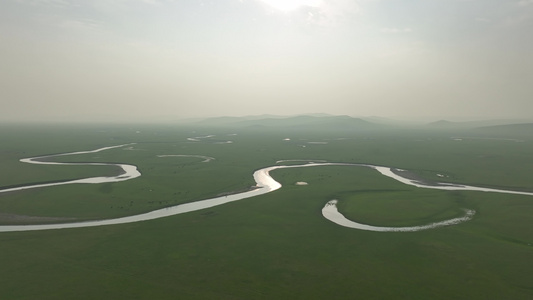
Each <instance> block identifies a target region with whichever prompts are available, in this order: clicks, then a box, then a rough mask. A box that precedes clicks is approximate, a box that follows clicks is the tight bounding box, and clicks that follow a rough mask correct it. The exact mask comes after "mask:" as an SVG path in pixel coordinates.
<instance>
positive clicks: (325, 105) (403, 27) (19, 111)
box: [0, 0, 533, 121]
mask: <svg viewBox="0 0 533 300" xmlns="http://www.w3.org/2000/svg"><path fill="white" fill-rule="evenodd" d="M532 31H533V0H437V1H421V0H420V1H412V0H395V1H393V0H353V1H350V0H307V1H306V0H290V1H281V0H180V1H176V0H93V1H81V0H80V1H76V0H4V1H1V2H0V60H1V61H2V67H1V68H0V103H1V105H2V109H1V110H0V121H25V120H60V121H71V120H83V121H91V120H94V121H101V120H119V121H120V120H121V121H136V120H142V121H150V120H158V119H164V120H170V119H173V118H190V117H206V116H215V115H233V116H238V115H254V114H283V115H288V114H299V113H309V112H323V113H330V114H348V115H353V116H371V115H379V116H385V117H394V118H404V119H406V118H421V117H425V118H427V117H435V118H452V119H453V118H478V119H479V118H533V101H532V100H533V89H532V88H531V86H532V84H533V72H532V71H531V70H533V59H531V58H532V56H531V53H533V34H531V32H532Z"/></svg>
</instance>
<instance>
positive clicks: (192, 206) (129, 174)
mask: <svg viewBox="0 0 533 300" xmlns="http://www.w3.org/2000/svg"><path fill="white" fill-rule="evenodd" d="M127 145H131V144H126V145H118V146H111V147H104V148H100V149H96V150H90V151H80V152H72V153H63V154H55V155H46V156H39V157H33V158H25V159H21V160H20V161H21V162H25V163H33V164H51V165H107V166H109V165H111V166H118V167H120V168H122V170H123V174H120V175H118V176H113V177H91V178H85V179H77V180H71V181H65V182H56V183H46V184H36V185H27V186H22V187H16V188H8V189H4V190H0V193H4V192H12V191H18V190H25V189H32V188H42V187H49V186H56V185H65V184H81V183H85V184H95V183H104V182H119V181H125V180H129V179H133V178H136V177H139V176H141V173H140V172H139V171H138V170H137V167H135V166H133V165H128V164H114V163H59V162H48V161H40V159H44V158H52V157H58V156H66V155H76V154H86V153H95V152H100V151H104V150H108V149H113V148H119V147H124V146H127ZM318 166H357V167H368V168H372V169H375V170H377V171H378V172H380V173H381V174H383V175H385V176H387V177H390V178H393V179H395V180H398V181H400V182H402V183H404V184H408V185H413V186H417V187H422V188H431V189H444V190H472V191H483V192H497V193H510V194H521V195H530V196H533V193H529V192H519V191H509V190H500V189H490V188H481V187H473V186H467V185H451V184H446V183H435V184H433V185H427V184H424V183H421V182H418V181H415V180H411V179H407V178H404V177H402V176H400V175H398V174H396V173H394V172H393V170H394V169H393V168H389V167H383V166H374V165H367V164H349V163H327V162H326V163H307V164H301V165H286V166H271V167H266V168H263V169H259V170H257V171H255V172H254V173H253V177H254V180H255V182H256V187H255V188H254V189H252V190H249V191H246V192H242V193H238V194H233V195H227V196H220V197H215V198H211V199H206V200H201V201H196V202H192V203H185V204H180V205H176V206H172V207H168V208H162V209H158V210H154V211H151V212H148V213H143V214H139V215H134V216H128V217H122V218H116V219H107V220H96V221H85V222H74V223H62V224H42V225H3V226H0V232H12V231H32V230H50V229H63V228H81V227H94V226H105V225H116V224H125V223H133V222H140V221H147V220H154V219H159V218H163V217H168V216H173V215H177V214H182V213H187V212H192V211H196V210H201V209H206V208H210V207H213V206H217V205H222V204H225V203H229V202H233V201H238V200H242V199H246V198H250V197H255V196H258V195H262V194H266V193H270V192H272V191H275V190H277V189H279V188H281V184H280V183H279V182H277V181H276V180H274V178H272V176H270V173H269V172H270V171H272V170H276V169H285V168H302V167H318ZM336 203H337V202H336V200H332V201H329V202H328V203H327V204H326V205H325V207H324V209H323V210H322V214H323V215H324V217H325V218H327V219H328V220H330V221H332V222H334V223H336V224H339V225H341V226H345V227H349V228H356V229H361V230H371V231H378V232H383V231H419V230H426V229H432V228H437V227H441V226H448V225H454V224H458V223H461V222H464V221H468V220H470V219H471V218H472V216H473V215H474V213H475V212H474V211H471V210H465V212H466V215H465V216H464V217H461V218H455V219H451V220H446V221H442V222H437V223H432V224H427V225H421V226H413V227H377V226H370V225H365V224H360V223H356V222H353V221H350V220H348V219H346V218H345V217H344V216H343V215H342V214H340V213H339V212H338V211H337V208H336Z"/></svg>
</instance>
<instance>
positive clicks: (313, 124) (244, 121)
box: [195, 115, 384, 131]
mask: <svg viewBox="0 0 533 300" xmlns="http://www.w3.org/2000/svg"><path fill="white" fill-rule="evenodd" d="M195 124H196V125H203V126H225V127H239V128H247V129H260V128H272V129H276V128H279V129H281V128H284V129H295V130H299V129H302V130H303V129H307V130H317V131H324V130H336V131H339V130H368V129H378V128H382V127H383V126H384V125H381V124H376V123H373V122H369V121H366V120H363V119H360V118H353V117H350V116H330V115H300V116H292V117H281V116H260V117H258V116H252V117H219V118H210V119H206V120H203V121H200V122H196V123H195Z"/></svg>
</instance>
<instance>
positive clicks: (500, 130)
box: [475, 123, 533, 137]
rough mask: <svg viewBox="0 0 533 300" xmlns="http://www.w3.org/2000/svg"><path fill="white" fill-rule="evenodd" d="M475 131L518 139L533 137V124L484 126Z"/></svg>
mask: <svg viewBox="0 0 533 300" xmlns="http://www.w3.org/2000/svg"><path fill="white" fill-rule="evenodd" d="M475 130H476V131H477V132H480V133H487V134H498V135H505V136H517V137H533V123H521V124H506V125H496V126H484V127H479V128H476V129H475Z"/></svg>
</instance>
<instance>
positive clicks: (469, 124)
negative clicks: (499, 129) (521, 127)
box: [426, 120, 526, 129]
mask: <svg viewBox="0 0 533 300" xmlns="http://www.w3.org/2000/svg"><path fill="white" fill-rule="evenodd" d="M518 123H526V122H524V121H522V120H480V121H466V122H453V121H448V120H439V121H436V122H431V123H428V124H426V126H427V127H431V128H443V129H446V128H449V129H461V128H480V127H492V126H506V125H512V124H518Z"/></svg>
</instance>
